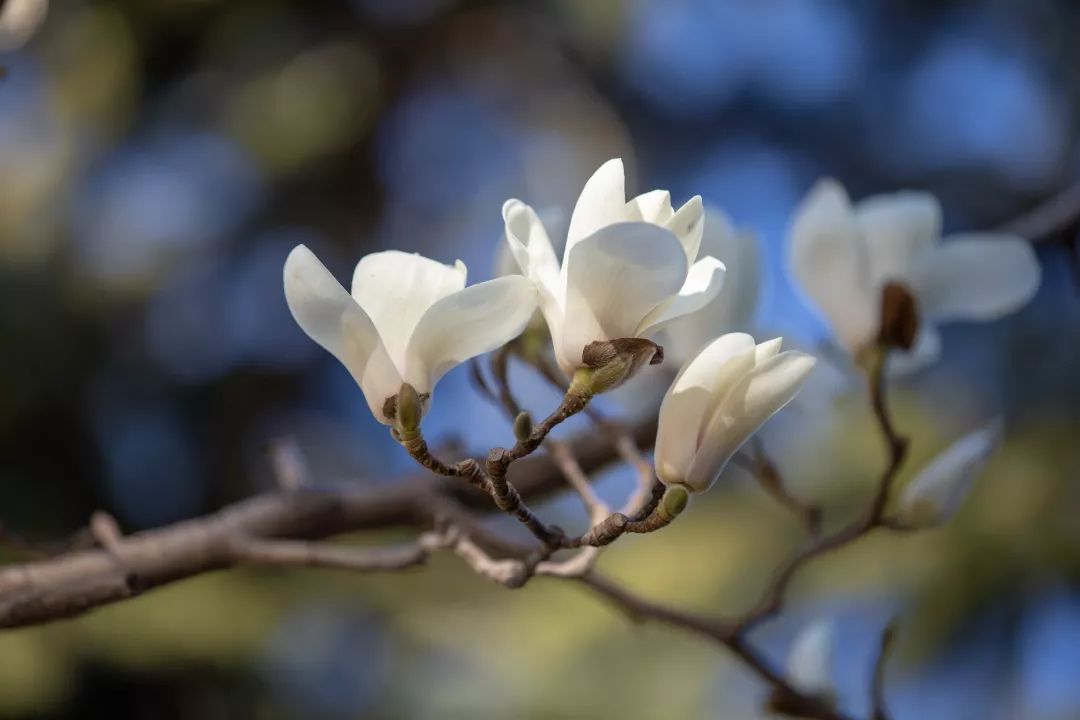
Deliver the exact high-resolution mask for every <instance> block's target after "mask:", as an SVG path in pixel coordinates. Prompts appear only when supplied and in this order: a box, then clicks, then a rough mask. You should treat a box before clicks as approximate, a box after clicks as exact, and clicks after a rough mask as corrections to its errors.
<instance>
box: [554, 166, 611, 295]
mask: <svg viewBox="0 0 1080 720" xmlns="http://www.w3.org/2000/svg"><path fill="white" fill-rule="evenodd" d="M626 219H627V212H626V187H625V178H624V174H623V162H622V160H620V159H618V158H616V159H614V160H608V161H607V162H606V163H604V164H603V165H601V166H600V168H599V169H598V170H597V171H596V172H595V173H593V175H592V177H591V178H589V180H588V182H586V183H585V187H584V188H583V189H582V190H581V195H580V196H579V197H578V201H577V205H575V206H574V212H573V214H572V215H571V216H570V227H569V229H568V230H567V232H566V250H565V251H564V252H563V275H564V276H565V275H566V266H567V261H568V260H569V258H570V253H571V251H573V249H574V246H575V245H577V244H578V243H579V242H581V241H582V240H584V239H585V238H587V237H589V236H590V235H592V234H593V233H595V232H596V231H597V230H599V229H600V228H602V227H604V226H605V225H610V224H612V223H617V222H623V221H625V220H626Z"/></svg>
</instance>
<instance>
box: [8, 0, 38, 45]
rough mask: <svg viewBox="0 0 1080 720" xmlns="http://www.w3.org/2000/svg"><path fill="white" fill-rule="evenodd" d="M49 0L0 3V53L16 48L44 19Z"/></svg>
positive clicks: (15, 0) (16, 0)
mask: <svg viewBox="0 0 1080 720" xmlns="http://www.w3.org/2000/svg"><path fill="white" fill-rule="evenodd" d="M48 10H49V0H7V2H4V3H0V53H6V52H11V51H12V50H17V49H18V48H20V47H21V46H22V45H23V44H25V43H26V41H27V40H29V39H30V38H31V37H32V36H33V35H34V33H35V32H37V31H38V28H40V27H41V24H42V23H43V22H44V21H45V14H46V13H47V12H48Z"/></svg>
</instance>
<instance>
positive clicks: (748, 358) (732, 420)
mask: <svg viewBox="0 0 1080 720" xmlns="http://www.w3.org/2000/svg"><path fill="white" fill-rule="evenodd" d="M780 343H781V340H780V338H776V339H773V340H769V341H766V342H763V343H761V344H759V345H755V344H754V338H752V337H751V336H750V335H747V334H745V333H729V334H727V335H722V336H721V337H719V338H717V339H716V340H714V341H712V342H711V343H709V344H708V345H706V346H705V347H704V348H702V350H701V352H700V353H698V355H697V357H695V358H693V359H692V360H691V361H690V362H689V363H687V364H686V366H685V367H683V369H682V371H681V372H680V373H679V375H678V377H676V378H675V382H674V383H672V385H671V388H670V389H669V390H668V392H667V394H666V395H665V396H664V401H663V403H662V404H661V405H660V427H659V429H658V431H657V433H656V473H657V476H658V477H659V478H660V480H661V481H662V482H663V483H664V484H665V485H676V484H680V485H686V486H687V487H688V488H689V489H690V490H691V491H693V492H703V491H705V490H708V489H709V487H710V486H711V485H712V484H713V482H715V480H716V478H717V477H718V476H719V475H720V471H721V470H723V469H724V466H725V465H727V462H728V460H730V459H731V456H732V455H734V454H735V451H736V450H738V449H739V447H740V446H741V445H742V444H743V443H744V442H745V441H746V440H747V438H749V437H750V436H751V435H752V434H753V433H754V432H755V431H756V430H757V429H758V428H759V427H761V426H762V424H764V423H765V421H766V420H768V419H769V418H770V417H772V416H773V414H774V413H776V412H777V411H778V410H780V408H782V407H784V406H785V405H787V404H788V403H789V402H791V400H792V398H794V397H795V394H796V393H797V392H798V391H799V387H800V386H801V385H802V384H803V382H804V381H805V380H806V376H807V375H808V374H809V373H810V370H811V369H812V368H813V367H814V362H815V360H814V358H813V357H812V356H810V355H807V354H806V353H801V352H795V351H787V352H780Z"/></svg>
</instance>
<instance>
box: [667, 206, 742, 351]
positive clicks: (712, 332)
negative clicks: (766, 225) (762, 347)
mask: <svg viewBox="0 0 1080 720" xmlns="http://www.w3.org/2000/svg"><path fill="white" fill-rule="evenodd" d="M701 252H703V253H705V254H707V255H709V256H712V257H715V258H716V259H718V260H720V262H722V263H723V264H724V266H725V267H726V268H727V269H728V272H726V273H724V282H723V285H722V287H721V288H720V292H719V294H718V295H717V296H716V297H715V298H713V300H712V301H711V302H709V303H708V304H707V305H705V306H704V307H703V308H701V309H700V310H698V311H697V312H695V313H692V314H690V315H685V316H683V317H681V318H678V319H677V320H675V321H674V322H672V323H671V324H670V325H668V326H667V327H666V328H664V331H663V333H662V334H661V343H662V344H663V346H664V355H665V357H666V359H668V360H672V361H674V363H675V364H676V365H681V364H682V363H684V362H685V361H687V360H689V359H690V358H691V357H692V356H693V354H694V353H696V352H697V351H698V350H700V349H701V347H702V346H703V345H704V344H705V343H707V342H709V341H710V340H713V339H714V338H717V337H719V336H720V335H721V334H723V333H726V332H733V331H740V332H747V331H749V330H750V329H751V324H752V323H753V318H754V311H755V310H756V309H757V304H758V297H759V296H760V293H761V255H760V252H759V251H758V239H757V237H756V236H755V235H754V234H753V233H752V232H748V231H746V230H743V229H741V228H739V229H736V227H735V225H734V223H732V221H731V218H730V217H729V216H728V214H727V213H726V212H724V211H723V210H721V209H720V208H718V207H716V206H713V205H706V206H705V232H704V234H703V236H702V238H701Z"/></svg>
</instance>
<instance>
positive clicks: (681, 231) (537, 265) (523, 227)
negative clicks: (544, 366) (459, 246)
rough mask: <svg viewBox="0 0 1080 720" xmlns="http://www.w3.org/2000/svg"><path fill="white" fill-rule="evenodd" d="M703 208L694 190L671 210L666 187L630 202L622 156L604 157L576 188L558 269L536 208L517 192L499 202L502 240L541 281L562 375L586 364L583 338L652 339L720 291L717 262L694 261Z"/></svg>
mask: <svg viewBox="0 0 1080 720" xmlns="http://www.w3.org/2000/svg"><path fill="white" fill-rule="evenodd" d="M703 212H704V211H703V209H702V204H701V198H700V197H694V198H692V199H691V200H690V201H689V202H687V203H686V204H685V205H683V206H682V207H680V208H679V209H678V210H677V211H676V210H674V209H673V208H672V206H671V196H670V194H669V193H668V192H667V191H664V190H654V191H652V192H648V193H645V194H644V195H639V196H638V197H636V198H634V199H633V200H630V201H629V202H627V200H626V194H625V190H624V177H623V165H622V161H621V160H609V161H608V162H606V163H604V164H603V165H602V166H601V167H600V169H599V170H597V171H596V173H595V174H594V175H593V176H592V177H591V178H590V179H589V181H588V182H587V183H585V188H584V189H583V190H582V191H581V196H580V197H579V198H578V201H577V205H576V206H575V207H574V212H573V214H572V215H571V217H570V226H569V230H568V231H567V238H566V249H565V252H564V253H563V261H562V266H561V268H560V265H559V261H558V260H557V259H556V257H555V251H554V250H553V249H552V245H551V240H550V239H549V237H548V234H547V231H546V230H545V229H544V225H543V223H542V222H541V221H540V219H539V217H538V216H537V214H536V212H535V211H534V210H533V209H532V208H531V207H529V206H528V205H526V204H525V203H523V202H521V201H520V200H508V201H507V202H506V204H505V205H503V220H504V221H505V223H506V238H507V242H508V243H509V244H510V249H511V251H512V252H513V254H514V258H515V259H516V260H517V263H518V265H519V266H520V267H521V271H522V272H523V273H524V274H525V275H526V276H527V277H529V278H530V279H532V280H533V281H534V282H535V283H536V285H537V288H538V290H539V294H540V309H541V311H542V312H543V314H544V318H545V319H546V320H547V323H548V329H549V330H550V331H551V338H552V342H553V344H554V346H555V357H556V359H557V360H558V363H559V366H560V367H561V368H562V369H563V370H564V371H565V372H566V373H567V374H572V373H573V372H574V370H576V369H577V368H579V367H582V366H583V365H584V361H583V359H582V351H583V350H584V348H585V346H586V345H589V344H590V343H592V342H596V341H608V340H616V339H621V338H644V337H648V336H650V335H652V334H653V333H655V332H657V331H658V330H660V329H661V328H663V327H664V326H665V325H667V324H668V323H670V322H671V321H672V320H674V319H675V318H678V317H681V316H683V315H686V314H688V313H691V312H694V311H695V310H698V309H700V308H702V307H704V306H705V305H706V304H707V303H708V302H709V301H710V300H712V298H714V297H716V294H717V293H718V292H719V291H720V285H721V282H722V280H723V276H724V265H723V263H721V262H720V261H719V260H717V259H716V258H712V257H706V258H703V259H701V260H697V256H698V249H699V247H700V245H701V236H702V231H703V222H704V215H703ZM695 261H696V262H695Z"/></svg>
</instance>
